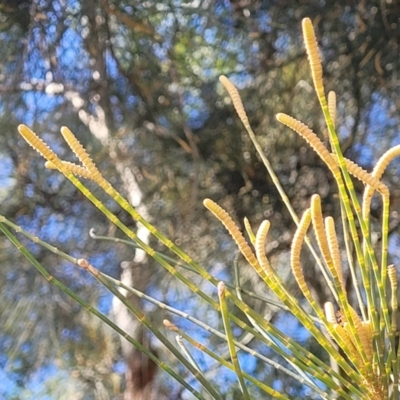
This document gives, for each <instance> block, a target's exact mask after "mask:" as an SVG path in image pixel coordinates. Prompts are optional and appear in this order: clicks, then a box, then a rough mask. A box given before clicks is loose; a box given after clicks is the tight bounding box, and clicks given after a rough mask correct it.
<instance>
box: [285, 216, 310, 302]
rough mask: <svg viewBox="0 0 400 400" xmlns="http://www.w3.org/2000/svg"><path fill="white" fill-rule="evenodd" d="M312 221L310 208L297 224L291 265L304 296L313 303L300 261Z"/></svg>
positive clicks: (291, 253) (291, 252)
mask: <svg viewBox="0 0 400 400" xmlns="http://www.w3.org/2000/svg"><path fill="white" fill-rule="evenodd" d="M310 223H311V211H310V209H309V208H308V209H307V210H306V211H305V212H304V214H303V216H302V217H301V220H300V222H299V225H298V226H297V230H296V233H295V234H294V237H293V240H292V248H291V251H290V266H291V268H292V272H293V275H294V277H295V279H296V281H297V284H298V285H299V287H300V290H301V291H302V292H303V294H304V297H305V298H306V299H307V300H308V301H309V302H310V303H311V301H310V300H311V299H312V296H311V292H310V290H309V289H308V286H307V283H306V281H305V279H304V274H303V271H302V269H301V263H300V255H301V248H302V245H303V242H304V239H305V236H306V234H307V230H308V228H309V226H310Z"/></svg>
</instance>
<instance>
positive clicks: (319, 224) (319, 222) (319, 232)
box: [311, 194, 333, 266]
mask: <svg viewBox="0 0 400 400" xmlns="http://www.w3.org/2000/svg"><path fill="white" fill-rule="evenodd" d="M311 218H312V222H313V227H314V231H315V236H316V238H317V242H318V246H319V248H320V250H321V254H322V257H323V258H324V260H325V263H326V265H328V266H330V265H331V266H332V265H333V261H332V257H331V253H330V251H329V245H328V239H327V237H326V234H325V227H324V221H323V218H322V211H321V199H320V197H319V196H318V195H317V194H314V195H313V196H312V197H311Z"/></svg>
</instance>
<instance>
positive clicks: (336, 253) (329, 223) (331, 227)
mask: <svg viewBox="0 0 400 400" xmlns="http://www.w3.org/2000/svg"><path fill="white" fill-rule="evenodd" d="M325 231H326V236H327V238H328V247H329V251H330V253H331V256H332V261H333V267H334V268H335V272H336V275H337V278H338V280H339V282H340V284H341V286H342V290H343V292H344V293H346V285H345V283H344V279H343V271H342V263H341V261H340V250H339V243H338V238H337V235H336V230H335V222H334V220H333V218H332V217H327V218H325Z"/></svg>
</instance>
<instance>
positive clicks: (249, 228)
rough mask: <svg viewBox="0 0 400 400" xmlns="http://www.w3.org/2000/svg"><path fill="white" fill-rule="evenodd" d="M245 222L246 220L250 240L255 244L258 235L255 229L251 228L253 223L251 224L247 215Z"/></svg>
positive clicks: (245, 224) (245, 225)
mask: <svg viewBox="0 0 400 400" xmlns="http://www.w3.org/2000/svg"><path fill="white" fill-rule="evenodd" d="M243 222H244V227H245V229H246V232H247V234H248V235H249V239H250V242H251V244H252V245H253V246H254V243H255V241H256V235H254V232H253V229H252V228H251V225H250V221H249V220H248V218H247V217H244V219H243Z"/></svg>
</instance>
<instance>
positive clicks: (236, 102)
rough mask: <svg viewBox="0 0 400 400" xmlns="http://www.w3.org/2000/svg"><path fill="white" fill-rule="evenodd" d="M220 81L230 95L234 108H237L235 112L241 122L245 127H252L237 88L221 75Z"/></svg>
mask: <svg viewBox="0 0 400 400" xmlns="http://www.w3.org/2000/svg"><path fill="white" fill-rule="evenodd" d="M219 81H220V82H221V83H222V85H223V86H224V87H225V89H226V91H227V92H228V93H229V96H230V98H231V99H232V103H233V106H234V107H235V110H236V112H237V114H238V116H239V118H240V120H241V121H242V123H243V125H244V126H245V127H248V126H249V125H250V124H249V119H248V117H247V114H246V111H245V110H244V107H243V102H242V99H241V98H240V95H239V92H238V90H237V88H236V86H235V85H234V84H233V83H232V82H231V81H230V80H229V79H228V78H227V77H226V76H224V75H221V76H220V77H219Z"/></svg>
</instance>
